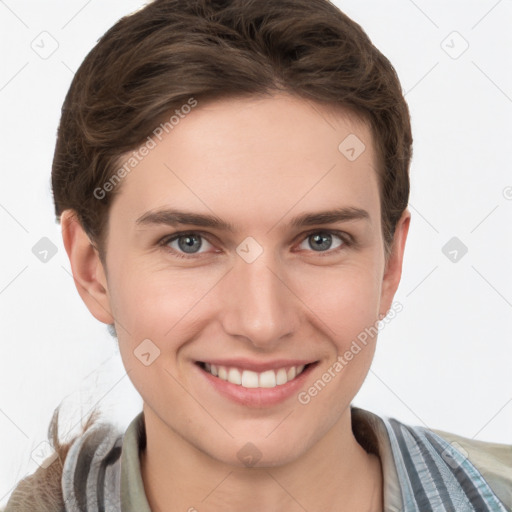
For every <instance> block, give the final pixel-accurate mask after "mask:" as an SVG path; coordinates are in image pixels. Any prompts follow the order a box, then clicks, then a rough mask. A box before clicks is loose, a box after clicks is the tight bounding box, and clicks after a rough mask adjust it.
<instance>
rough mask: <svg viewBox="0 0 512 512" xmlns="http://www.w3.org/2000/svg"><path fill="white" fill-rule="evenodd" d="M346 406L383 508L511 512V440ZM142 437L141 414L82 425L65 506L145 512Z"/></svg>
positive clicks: (69, 460) (66, 478) (66, 480)
mask: <svg viewBox="0 0 512 512" xmlns="http://www.w3.org/2000/svg"><path fill="white" fill-rule="evenodd" d="M351 412H352V428H353V432H354V436H355V437H356V439H357V441H358V442H359V443H360V444H361V445H362V446H363V448H365V450H366V451H368V452H370V453H375V454H377V455H378V456H379V457H380V460H381V465H382V469H383V477H384V512H510V511H512V446H507V445H499V444H495V443H484V442H481V441H474V440H470V439H466V438H463V437H461V436H456V435H455V434H449V433H445V432H441V431H434V430H430V429H427V428H424V427H421V426H409V425H405V424H403V423H401V422H399V421H397V420H396V419H393V418H389V417H381V416H377V415H375V414H373V413H371V412H369V411H365V410H363V409H360V408H357V407H352V408H351ZM145 443H146V436H145V429H144V416H143V412H141V413H139V414H138V415H137V416H136V417H135V419H134V420H133V421H132V422H131V423H130V425H129V426H128V429H127V430H126V432H125V433H124V434H123V433H122V432H119V431H118V430H117V428H115V427H114V426H112V425H109V424H105V423H99V424H95V425H94V426H93V427H91V429H89V430H88V431H86V433H85V434H84V435H83V436H82V437H80V438H78V439H77V440H76V441H75V442H74V443H73V445H72V447H71V449H70V451H69V453H68V456H67V457H66V460H65V463H64V468H63V475H62V491H63V498H64V503H65V506H66V512H84V511H87V512H121V511H122V512H151V509H150V507H149V504H148V501H147V498H146V495H145V492H144V485H143V481H142V476H141V472H140V459H139V452H140V450H143V449H144V448H145ZM472 460H474V463H473V462H472ZM477 466H478V468H479V469H477ZM484 475H485V476H484Z"/></svg>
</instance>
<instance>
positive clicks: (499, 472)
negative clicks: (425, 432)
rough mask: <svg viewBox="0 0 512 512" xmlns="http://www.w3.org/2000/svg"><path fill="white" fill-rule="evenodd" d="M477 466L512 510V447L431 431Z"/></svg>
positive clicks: (435, 430) (440, 431)
mask: <svg viewBox="0 0 512 512" xmlns="http://www.w3.org/2000/svg"><path fill="white" fill-rule="evenodd" d="M431 432H434V433H435V434H437V435H438V436H439V437H441V438H443V439H444V440H445V441H447V442H448V443H450V445H451V446H452V447H453V448H454V449H455V450H457V451H458V452H459V453H461V454H462V455H463V456H464V457H467V459H468V460H469V461H470V462H471V463H472V464H473V465H474V466H475V468H476V469H477V470H478V471H479V472H480V474H481V475H482V476H483V477H484V479H485V480H486V481H487V483H488V484H489V486H490V487H491V489H492V490H493V491H494V493H495V494H496V495H497V496H498V498H500V500H501V501H502V502H503V504H504V505H505V506H507V507H508V508H509V509H510V510H512V445H507V444H501V443H492V442H486V441H477V440H475V439H469V438H466V437H462V436H459V435H457V434H453V433H451V432H445V431H442V430H437V429H431Z"/></svg>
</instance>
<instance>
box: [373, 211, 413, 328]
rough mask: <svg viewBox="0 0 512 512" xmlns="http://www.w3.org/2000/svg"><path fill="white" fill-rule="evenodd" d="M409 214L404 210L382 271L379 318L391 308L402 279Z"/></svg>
mask: <svg viewBox="0 0 512 512" xmlns="http://www.w3.org/2000/svg"><path fill="white" fill-rule="evenodd" d="M410 221H411V213H410V212H409V210H408V209H407V208H406V209H405V210H404V212H403V213H402V216H401V217H400V220H399V221H398V223H397V226H396V229H395V235H394V237H393V245H392V249H391V254H390V256H389V260H388V262H387V264H386V267H385V269H384V276H383V280H382V289H381V300H380V315H381V316H380V318H383V317H384V316H386V314H387V312H388V311H389V309H390V308H391V304H392V302H393V297H394V296H395V293H396V290H397V289H398V285H399V284H400V278H401V277H402V262H403V258H404V250H405V241H406V240H407V234H408V233H409V224H410Z"/></svg>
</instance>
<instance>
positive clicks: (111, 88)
mask: <svg viewBox="0 0 512 512" xmlns="http://www.w3.org/2000/svg"><path fill="white" fill-rule="evenodd" d="M274 92H286V93H290V94H293V95H296V96H298V97H301V98H303V99H307V100H312V101H315V102H317V103H321V104H327V105H330V106H333V107H335V106H340V107H343V108H344V109H346V111H347V112H352V113H355V114H356V115H357V116H358V117H359V118H361V119H362V120H363V121H365V122H367V123H368V124H369V126H370V128H371V133H372V137H373V142H374V145H375V149H376V154H377V159H378V165H377V169H376V172H377V174H378V182H379V193H380V202H381V221H382V235H383V239H384V248H385V254H386V259H387V257H388V255H389V254H390V249H391V245H392V241H393V236H394V232H395V229H396V225H397V222H398V220H399V219H400V217H401V215H402V213H403V211H404V210H405V208H406V207H407V204H408V199H409V174H408V173H409V165H410V160H411V156H412V134H411V126H410V118H409V110H408V107H407V104H406V102H405V99H404V97H403V94H402V90H401V86H400V82H399V80H398V77H397V75H396V72H395V70H394V68H393V66H392V65H391V63H390V62H389V60H388V59H387V58H386V57H385V56H384V55H382V53H380V52H379V50H377V48H375V46H374V45H373V44H372V43H371V41H370V39H369V38H368V36H367V35H366V33H365V32H364V31H363V29H362V28H361V27H360V26H359V25H358V24H357V23H355V22H354V21H352V20H351V19H350V18H348V17H347V16H346V15H345V14H344V13H342V12H341V11H340V10H339V9H338V8H337V7H336V6H335V5H333V4H332V3H331V2H329V1H328V0H279V1H276V0H155V1H153V2H152V3H150V4H148V5H147V6H145V7H144V8H143V9H141V10H139V11H137V12H135V13H134V14H132V15H128V16H125V17H123V18H122V19H120V20H119V21H118V22H117V23H116V24H115V25H114V26H113V27H112V28H111V29H110V30H108V32H106V33H105V35H104V36H103V37H102V38H101V39H100V40H99V42H98V44H97V45H96V46H95V47H94V48H93V49H92V50H91V52H90V53H89V54H88V55H87V57H86V58H85V60H84V62H83V63H82V65H81V66H80V68H79V70H78V71H77V73H76V75H75V77H74V79H73V82H72V84H71V86H70V89H69V91H68V94H67V96H66V99H65V101H64V104H63V107H62V117H61V121H60V126H59V130H58V137H57V144H56V148H55V155H54V160H53V168H52V188H53V196H54V201H55V213H56V215H57V219H60V215H61V213H62V212H63V210H65V209H72V210H74V211H75V212H76V214H77V218H78V220H79V221H80V223H81V224H82V226H83V228H84V230H85V231H86V232H87V234H88V235H89V237H90V238H91V241H93V243H95V244H96V246H97V247H98V249H99V252H100V255H101V256H102V257H103V255H104V249H105V237H106V226H107V221H108V211H109V205H110V204H111V202H112V198H113V196H114V195H115V194H117V193H119V190H120V187H115V188H114V189H113V190H112V192H110V193H108V194H104V195H103V197H101V198H98V197H97V196H98V194H95V190H97V189H98V187H102V186H103V185H104V184H105V183H107V182H109V180H111V179H112V177H114V173H115V172H116V170H117V169H118V166H119V162H120V158H121V156H122V155H125V154H126V153H127V152H128V151H132V150H134V149H135V148H138V147H139V146H140V145H141V144H142V143H143V142H144V141H145V140H146V139H147V138H148V136H149V135H150V134H151V133H152V132H153V130H154V129H155V126H156V124H157V123H159V122H160V121H161V119H162V118H163V116H165V115H166V114H167V115H168V114H169V113H170V112H173V111H174V110H175V109H178V108H180V107H181V106H182V105H184V104H186V103H187V101H189V100H190V98H191V97H193V98H194V99H195V101H198V102H199V104H201V102H204V101H207V100H215V99H221V98H229V97H233V98H234V97H245V96H247V97H251V96H259V95H265V94H272V93H274ZM340 142H341V141H340Z"/></svg>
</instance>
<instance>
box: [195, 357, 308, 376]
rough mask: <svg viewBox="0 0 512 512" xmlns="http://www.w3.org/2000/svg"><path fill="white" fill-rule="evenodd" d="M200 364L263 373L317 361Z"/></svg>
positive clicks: (224, 361) (289, 360)
mask: <svg viewBox="0 0 512 512" xmlns="http://www.w3.org/2000/svg"><path fill="white" fill-rule="evenodd" d="M198 362H200V363H209V364H214V365H215V366H225V367H226V368H239V369H241V370H252V371H253V372H257V373H261V372H264V371H266V370H278V369H279V368H290V367H291V366H301V365H304V366H305V365H307V364H310V363H314V362H316V361H312V360H307V361H305V360H303V359H275V360H274V361H254V360H251V359H245V358H237V359H208V360H203V361H198Z"/></svg>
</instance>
